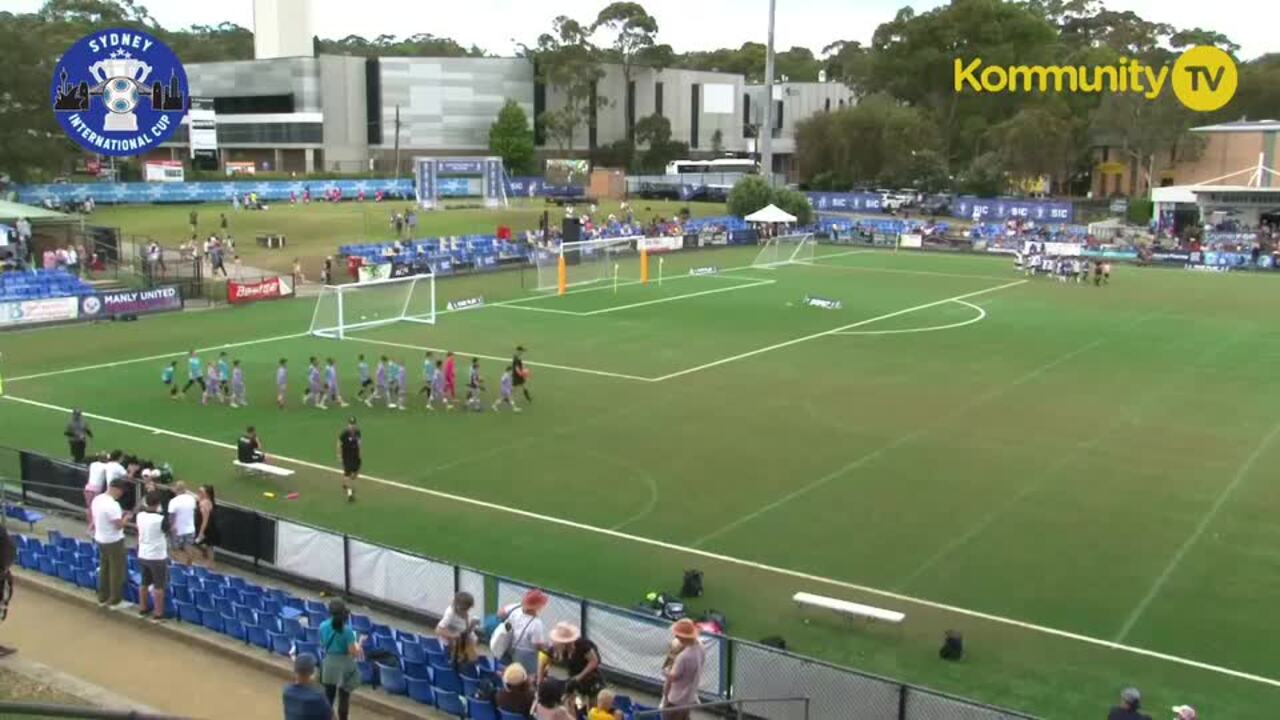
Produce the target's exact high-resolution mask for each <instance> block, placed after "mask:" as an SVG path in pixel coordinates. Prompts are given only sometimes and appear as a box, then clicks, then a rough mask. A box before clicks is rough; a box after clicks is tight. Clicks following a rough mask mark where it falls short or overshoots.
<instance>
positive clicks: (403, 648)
mask: <svg viewBox="0 0 1280 720" xmlns="http://www.w3.org/2000/svg"><path fill="white" fill-rule="evenodd" d="M357 632H359V631H357ZM400 657H401V658H402V659H403V660H404V661H405V662H406V663H411V662H414V663H422V664H423V665H425V664H427V651H426V649H425V648H424V647H423V644H422V643H420V642H407V643H401V644H400Z"/></svg>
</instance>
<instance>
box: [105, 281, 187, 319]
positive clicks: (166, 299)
mask: <svg viewBox="0 0 1280 720" xmlns="http://www.w3.org/2000/svg"><path fill="white" fill-rule="evenodd" d="M181 309H182V292H181V291H180V290H179V289H178V287H177V286H175V285H166V286H164V287H158V288H153V289H151V290H121V291H119V292H100V293H96V294H94V295H85V296H83V297H81V298H80V317H81V318H82V319H84V320H93V319H95V318H107V317H111V316H112V315H126V314H127V315H142V314H144V313H153V312H164V311H166V310H181Z"/></svg>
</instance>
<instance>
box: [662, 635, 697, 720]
mask: <svg viewBox="0 0 1280 720" xmlns="http://www.w3.org/2000/svg"><path fill="white" fill-rule="evenodd" d="M671 635H672V637H673V638H675V640H676V642H677V643H679V650H678V652H677V653H676V655H675V659H674V660H673V661H672V662H671V666H670V667H669V668H667V669H666V670H664V671H663V675H664V677H665V682H664V683H663V687H662V707H663V713H662V720H689V717H690V714H691V711H690V710H689V709H688V706H690V705H696V704H697V703H698V682H699V681H700V680H701V679H702V666H703V663H705V662H706V651H705V650H704V649H703V647H702V643H701V642H699V641H698V626H697V625H695V624H694V622H693V621H692V620H690V619H688V618H685V619H683V620H678V621H676V623H675V624H674V625H672V626H671ZM666 708H678V709H672V710H667V709H666Z"/></svg>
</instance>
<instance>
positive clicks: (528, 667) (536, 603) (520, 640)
mask: <svg viewBox="0 0 1280 720" xmlns="http://www.w3.org/2000/svg"><path fill="white" fill-rule="evenodd" d="M549 600H550V598H548V597H547V594H546V593H544V592H542V591H541V590H536V589H535V590H530V591H528V592H526V593H525V594H524V597H523V598H521V599H520V606H519V607H516V608H512V609H511V610H509V611H508V612H507V616H506V618H504V620H505V622H506V623H507V624H508V625H509V626H510V627H511V631H510V633H511V661H512V662H514V663H518V664H519V665H520V666H522V667H523V668H524V671H525V673H527V674H530V675H533V676H535V677H536V676H537V673H538V653H540V652H542V651H543V650H546V649H547V631H546V628H544V627H543V626H542V619H541V618H539V617H538V613H540V612H542V610H543V608H545V607H546V606H547V602H548V601H549Z"/></svg>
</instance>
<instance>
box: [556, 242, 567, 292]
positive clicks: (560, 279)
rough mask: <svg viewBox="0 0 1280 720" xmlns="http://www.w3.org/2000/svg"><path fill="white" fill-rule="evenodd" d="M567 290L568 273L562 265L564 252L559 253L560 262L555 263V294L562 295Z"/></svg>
mask: <svg viewBox="0 0 1280 720" xmlns="http://www.w3.org/2000/svg"><path fill="white" fill-rule="evenodd" d="M568 289H569V271H568V269H566V268H565V265H564V252H563V251H561V252H560V260H559V261H558V262H557V263H556V294H557V295H563V294H565V292H567V291H568Z"/></svg>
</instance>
